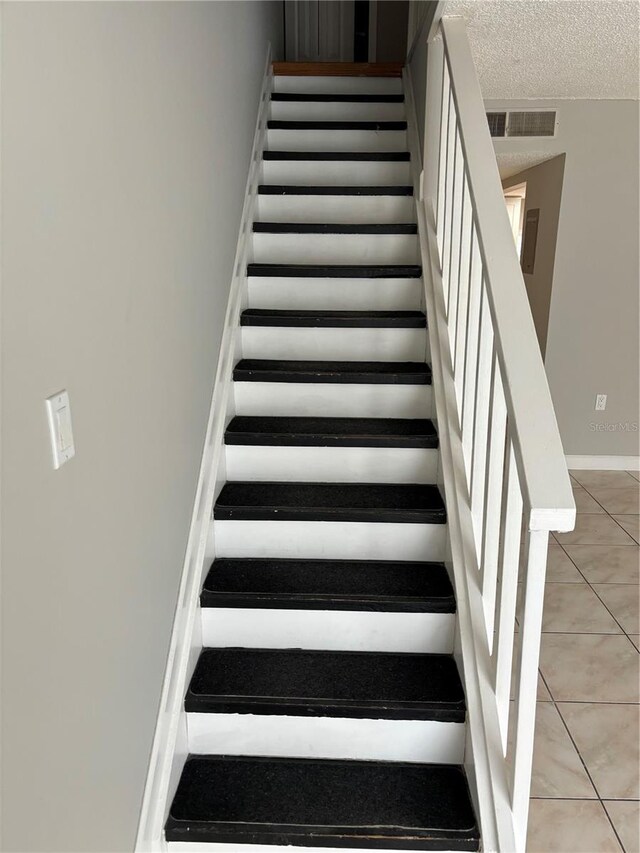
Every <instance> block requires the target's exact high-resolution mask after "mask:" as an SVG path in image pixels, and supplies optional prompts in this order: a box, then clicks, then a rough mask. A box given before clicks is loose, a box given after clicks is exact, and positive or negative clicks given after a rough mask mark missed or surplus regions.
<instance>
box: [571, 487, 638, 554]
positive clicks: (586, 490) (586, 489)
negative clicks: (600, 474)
mask: <svg viewBox="0 0 640 853" xmlns="http://www.w3.org/2000/svg"><path fill="white" fill-rule="evenodd" d="M627 473H629V472H628V471H625V474H627ZM629 476H631V475H629ZM636 482H638V481H636ZM578 485H579V486H580V487H581V488H583V489H584V490H585V492H586V493H587V494H588V495H589V496H590V497H592V498H593V500H594V501H595V502H596V503H597V504H598V506H600V507H602V509H603V510H604V511H605V512H606V514H607V515H608V516H609V517H610V518H613V516H612V514H611V513H610V512H609V510H608V509H607V508H606V506H604V505H603V504H602V502H601V501H599V500H598V498H597V497H596V496H595V495H594V494H593V492H590V491H589V489H588V488H587V486H583V485H582V483H579V484H578ZM591 488H593V486H592V487H591ZM600 488H611V489H613V490H614V491H615V490H616V489H629V488H631V487H630V486H601V487H600ZM638 488H640V483H638ZM617 515H635V513H634V512H631V513H625V512H619V513H617ZM613 520H614V521H615V518H614V519H613ZM616 523H617V522H616ZM620 526H621V527H622V525H620ZM622 529H623V530H624V527H623V528H622ZM625 532H626V531H625ZM629 535H631V534H629ZM632 538H633V537H632Z"/></svg>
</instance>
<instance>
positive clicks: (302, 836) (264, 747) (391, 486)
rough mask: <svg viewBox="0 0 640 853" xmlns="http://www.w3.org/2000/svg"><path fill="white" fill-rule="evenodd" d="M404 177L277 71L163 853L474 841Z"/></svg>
mask: <svg viewBox="0 0 640 853" xmlns="http://www.w3.org/2000/svg"><path fill="white" fill-rule="evenodd" d="M410 166H411V163H410V157H409V153H408V143H407V124H406V115H405V102H404V93H403V87H402V80H401V79H400V78H399V77H380V78H375V77H361V78H359V77H326V76H322V77H313V76H311V77H309V76H307V77H296V76H291V77H287V76H277V77H275V78H274V89H273V92H272V93H271V103H270V115H269V122H268V128H267V130H266V148H265V149H264V151H263V152H262V171H261V183H260V186H259V187H258V194H257V207H256V215H255V221H254V222H253V235H252V248H251V257H250V258H249V259H248V265H247V267H246V276H247V287H246V300H245V301H246V304H245V305H244V306H243V309H242V311H241V314H240V327H239V329H238V333H237V334H238V345H237V358H236V360H235V365H234V367H233V387H232V389H231V392H230V393H231V394H232V398H233V406H232V409H233V411H234V415H233V417H232V418H231V419H230V420H229V421H228V424H227V426H226V430H225V436H224V462H225V469H226V482H225V483H224V484H223V485H222V488H220V489H219V490H218V494H217V498H216V500H215V508H214V522H213V541H214V546H213V548H212V552H214V553H215V559H213V560H212V561H211V565H210V568H209V570H208V573H207V574H206V580H205V582H204V585H203V587H202V590H201V594H200V610H199V614H198V617H197V618H199V620H200V624H199V630H200V632H201V641H202V650H201V651H200V653H199V657H198V658H197V661H196V662H195V666H194V667H193V671H192V675H191V678H190V683H189V686H188V690H187V693H186V697H185V705H184V709H185V711H186V733H187V745H186V749H187V751H188V753H189V754H188V757H187V759H186V761H185V762H184V766H183V767H182V771H181V776H180V778H179V781H178V784H177V788H176V789H175V796H174V798H173V803H172V805H171V808H170V811H169V815H168V819H167V821H166V826H165V838H166V841H167V842H168V849H169V850H183V851H186V850H191V851H195V850H209V849H211V850H221V851H229V853H231V851H249V850H258V849H265V850H267V849H268V850H273V849H274V847H275V848H280V849H284V848H285V847H286V848H287V849H290V850H296V849H302V848H307V847H320V848H324V849H327V850H331V849H338V848H359V849H365V850H381V849H383V850H384V849H399V850H433V851H436V850H437V851H454V850H478V849H479V846H480V837H479V829H478V825H477V822H476V818H475V814H474V807H473V805H472V802H471V798H470V793H469V788H468V785H467V780H466V776H465V771H464V769H463V766H462V765H463V761H464V760H465V744H466V741H467V732H466V708H465V691H464V689H463V686H462V682H461V678H460V674H459V672H458V668H457V665H456V661H455V660H454V657H453V651H454V638H455V635H456V600H455V595H454V590H453V586H452V582H451V579H450V576H449V572H448V570H447V568H446V567H445V560H446V559H448V554H449V553H450V549H449V542H448V528H447V509H446V506H445V501H444V497H443V490H442V488H441V478H440V473H439V472H440V462H439V438H438V430H437V428H436V425H435V423H434V420H433V417H434V402H433V395H432V387H431V383H432V373H431V368H430V356H429V352H430V350H429V334H428V330H427V318H426V316H425V304H424V295H423V294H424V288H423V283H422V280H421V277H422V268H421V261H420V251H419V245H418V236H417V226H416V208H415V200H414V198H413V184H412V179H411V175H410ZM439 480H440V486H439V485H438V482H439Z"/></svg>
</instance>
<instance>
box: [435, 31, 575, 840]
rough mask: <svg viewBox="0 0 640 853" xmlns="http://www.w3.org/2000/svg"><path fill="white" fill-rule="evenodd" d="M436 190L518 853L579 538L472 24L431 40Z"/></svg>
mask: <svg viewBox="0 0 640 853" xmlns="http://www.w3.org/2000/svg"><path fill="white" fill-rule="evenodd" d="M424 179H425V193H424V204H423V205H422V203H419V204H418V213H419V217H420V220H421V223H422V226H423V227H424V228H425V230H426V232H427V236H426V239H425V240H424V243H423V245H424V246H425V247H426V248H425V249H424V251H425V252H426V256H427V263H428V266H429V267H430V271H431V275H430V276H426V277H425V278H426V280H427V281H428V279H429V278H430V279H431V282H430V284H428V285H427V302H428V307H431V309H432V310H431V314H432V315H435V316H430V325H432V326H433V324H434V321H435V325H436V327H438V324H439V325H440V334H438V328H436V329H435V330H433V331H432V334H433V342H432V360H433V361H434V362H436V364H435V365H434V376H435V378H436V382H437V380H438V375H437V373H438V372H439V373H440V377H441V379H442V381H443V385H444V388H443V389H441V390H440V394H441V397H440V399H441V401H442V408H444V409H445V410H446V415H445V413H443V412H442V411H441V408H439V410H438V417H439V419H442V418H443V417H446V420H447V430H448V433H449V436H450V437H449V438H447V439H446V446H445V448H444V449H443V464H444V465H445V466H446V465H447V460H449V465H450V468H451V470H450V474H449V477H450V480H451V481H452V482H453V483H454V484H455V486H454V490H455V491H456V492H457V493H462V497H463V499H464V500H463V504H462V510H463V511H462V512H458V516H459V518H458V533H459V535H460V537H461V539H462V542H463V546H465V547H463V549H462V550H461V551H460V552H459V553H460V555H461V557H460V559H459V560H458V562H462V563H464V565H463V566H462V567H460V566H458V567H457V568H456V566H455V563H456V556H455V550H456V548H455V545H454V544H453V543H452V548H453V551H454V554H453V562H454V571H456V586H457V587H460V586H462V587H464V589H463V590H461V589H458V595H459V597H460V595H461V594H462V595H463V597H464V596H466V598H465V600H463V603H462V606H463V609H464V608H466V609H467V610H468V611H469V613H468V623H469V630H468V631H466V629H465V626H464V625H462V626H461V635H462V647H463V657H464V668H465V673H467V671H468V670H469V668H470V667H471V669H474V668H475V673H474V675H473V677H474V678H475V680H476V687H477V692H478V697H479V698H478V704H479V705H480V708H479V709H476V708H474V707H472V705H471V704H470V709H469V714H470V728H471V736H472V739H474V738H475V743H474V750H476V749H480V751H481V752H482V753H483V754H484V755H485V756H486V762H485V764H486V768H488V769H487V770H486V779H485V781H486V787H488V788H491V792H490V796H491V799H492V808H493V813H494V816H495V815H498V817H496V818H495V822H496V827H497V828H496V827H494V829H493V830H491V831H488V830H489V828H488V827H487V832H486V833H485V843H486V842H487V840H488V839H489V837H492V838H493V840H492V841H490V842H489V845H488V847H486V848H485V849H490V848H491V847H495V848H496V849H499V850H502V851H504V853H511V850H513V849H515V850H516V851H523V850H524V849H525V845H526V830H527V818H528V807H529V792H530V782H531V768H532V758H533V738H534V726H535V710H536V694H537V681H538V659H539V652H540V637H541V629H542V608H543V599H544V583H545V571H546V560H547V546H548V539H549V532H550V531H567V530H571V529H573V526H574V523H575V505H574V502H573V495H572V491H571V486H570V482H569V477H568V473H567V468H566V464H565V459H564V455H563V450H562V445H561V442H560V436H559V432H558V427H557V423H556V419H555V414H554V410H553V405H552V402H551V397H550V394H549V388H548V385H547V380H546V377H545V373H544V367H543V363H542V359H541V355H540V350H539V346H538V341H537V338H536V334H535V329H534V325H533V320H532V317H531V312H530V308H529V303H528V300H527V295H526V290H525V285H524V281H523V278H522V273H521V270H520V265H519V261H518V257H517V254H516V249H515V245H514V241H513V236H512V232H511V228H510V224H509V220H508V216H507V211H506V207H505V203H504V199H503V195H502V188H501V184H500V179H499V175H498V169H497V164H496V157H495V153H494V149H493V144H492V141H491V137H490V134H489V129H488V125H487V119H486V115H485V109H484V104H483V100H482V95H481V92H480V86H479V83H478V78H477V75H476V72H475V67H474V63H473V59H472V55H471V50H470V47H469V42H468V39H467V35H466V29H465V24H464V20H463V19H462V18H456V17H451V18H446V17H445V18H443V19H442V21H441V24H440V28H439V31H438V32H437V34H436V36H435V38H434V39H433V40H432V41H431V42H430V44H429V58H428V71H427V104H426V127H425V157H424ZM429 291H430V292H429ZM430 300H431V304H429V303H430ZM434 332H435V334H434ZM434 348H439V349H438V351H437V352H435V353H434V352H433V350H434ZM447 378H448V380H449V383H450V386H451V390H450V394H449V402H448V404H447V401H446V391H447V387H446V386H447ZM436 399H438V397H436ZM456 442H457V447H458V453H457V456H456V448H455V446H454V445H455V443H456ZM456 460H458V463H459V464H456ZM445 486H446V478H445ZM449 498H450V496H449V494H447V501H448V503H449ZM459 499H460V496H458V501H459ZM465 507H466V514H467V515H468V524H467V532H468V535H467V536H466V539H465V520H464V517H463V516H464V515H465ZM458 572H462V573H463V574H462V575H459V574H458ZM460 578H462V580H461V581H460V582H459V580H460ZM519 586H520V587H521V589H522V592H521V594H520V595H519V594H518V588H519ZM465 590H466V592H465ZM461 618H462V617H461ZM516 620H517V621H516ZM465 631H466V633H465ZM465 644H466V645H465ZM469 655H470V656H471V658H472V660H471V661H469V660H468V657H469ZM468 692H469V682H468ZM474 715H475V716H476V717H477V716H478V715H480V719H479V721H478V720H476V721H475V722H474ZM474 732H475V734H474ZM478 739H480V740H482V741H483V742H482V743H481V744H479V743H478ZM496 741H497V743H496ZM477 782H478V786H479V787H480V786H481V785H483V780H482V778H481V777H479V778H478V780H477ZM485 795H487V792H485V791H480V792H479V798H480V800H481V801H482V798H483V797H484V796H485ZM487 796H488V795H487ZM480 811H481V812H482V808H481V809H480ZM500 813H501V816H500ZM505 813H506V814H507V823H506V824H504V818H505ZM481 818H482V814H481ZM501 820H502V821H503V825H509V824H510V826H509V831H507V832H504V831H501V830H500V822H501ZM494 830H495V831H494ZM484 831H485V828H484V827H483V832H484ZM509 847H511V850H509Z"/></svg>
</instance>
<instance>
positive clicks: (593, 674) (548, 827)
mask: <svg viewBox="0 0 640 853" xmlns="http://www.w3.org/2000/svg"><path fill="white" fill-rule="evenodd" d="M570 473H571V477H572V480H573V487H574V493H575V499H576V506H577V510H578V519H577V523H576V528H575V530H574V531H573V532H572V533H567V534H563V535H558V536H555V537H554V539H553V540H552V542H551V545H550V549H549V562H548V569H547V587H546V593H545V611H544V618H543V628H542V630H543V635H542V648H541V654H540V685H539V690H538V700H539V701H538V713H537V722H536V745H535V755H534V767H533V780H532V789H531V797H532V799H531V813H530V821H529V839H528V846H527V849H528V853H600V851H602V853H620V851H625V853H640V787H639V776H640V773H639V767H640V756H639V753H638V743H639V738H640V704H639V703H640V690H639V685H640V651H639V648H640V642H639V635H640V624H639V621H640V620H639V604H640V586H639V582H640V533H639V530H638V527H639V520H640V515H639V514H638V513H639V512H640V508H639V503H640V474H639V473H638V472H625V471H571V472H570Z"/></svg>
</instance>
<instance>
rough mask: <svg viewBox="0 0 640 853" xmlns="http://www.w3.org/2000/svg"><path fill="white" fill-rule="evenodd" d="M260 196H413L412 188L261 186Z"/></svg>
mask: <svg viewBox="0 0 640 853" xmlns="http://www.w3.org/2000/svg"><path fill="white" fill-rule="evenodd" d="M258 194H259V195H402V196H405V195H413V187H412V186H362V187H361V186H342V185H340V184H338V185H336V186H322V185H316V186H311V185H306V184H260V185H259V186H258Z"/></svg>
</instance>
